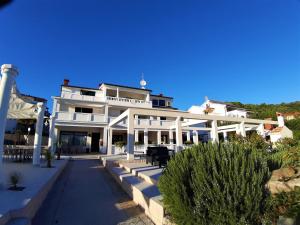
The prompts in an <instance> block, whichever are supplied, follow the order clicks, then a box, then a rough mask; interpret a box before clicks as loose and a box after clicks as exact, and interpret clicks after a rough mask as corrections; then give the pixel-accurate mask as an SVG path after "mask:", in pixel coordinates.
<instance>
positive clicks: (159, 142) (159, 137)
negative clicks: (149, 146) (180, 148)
mask: <svg viewBox="0 0 300 225" xmlns="http://www.w3.org/2000/svg"><path fill="white" fill-rule="evenodd" d="M157 144H158V145H161V131H160V130H158V131H157Z"/></svg>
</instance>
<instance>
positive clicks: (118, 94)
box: [117, 88, 120, 98]
mask: <svg viewBox="0 0 300 225" xmlns="http://www.w3.org/2000/svg"><path fill="white" fill-rule="evenodd" d="M119 97H120V93H119V88H117V98H119Z"/></svg>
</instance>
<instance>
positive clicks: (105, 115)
mask: <svg viewBox="0 0 300 225" xmlns="http://www.w3.org/2000/svg"><path fill="white" fill-rule="evenodd" d="M104 118H105V121H106V122H108V105H107V104H106V105H105V106H104Z"/></svg>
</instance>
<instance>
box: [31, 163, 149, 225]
mask: <svg viewBox="0 0 300 225" xmlns="http://www.w3.org/2000/svg"><path fill="white" fill-rule="evenodd" d="M54 224H56V225H102V224H103V225H110V224H111V225H115V224H122V225H127V224H128V225H129V224H132V225H135V224H136V225H152V224H153V223H152V222H151V221H150V220H149V218H148V217H147V216H146V215H145V214H144V213H143V212H142V210H141V209H140V208H139V207H138V206H136V205H135V204H134V203H133V202H132V201H131V200H130V199H129V197H128V196H127V194H126V193H125V192H124V191H123V190H122V189H121V188H120V186H119V185H118V184H117V183H116V182H115V181H114V180H113V178H112V177H111V176H110V175H109V174H108V173H107V172H106V170H105V169H104V168H103V167H102V166H99V160H96V159H87V158H82V159H80V158H76V159H74V160H72V161H70V162H69V164H68V166H67V167H66V169H65V171H64V172H63V173H62V175H61V176H60V177H59V178H58V180H57V182H56V183H55V185H54V186H53V188H52V190H51V191H50V193H49V195H48V196H47V198H46V200H45V202H44V203H43V205H42V207H41V208H40V210H39V211H38V213H37V215H36V216H35V218H34V219H33V221H32V225H54Z"/></svg>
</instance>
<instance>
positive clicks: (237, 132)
mask: <svg viewBox="0 0 300 225" xmlns="http://www.w3.org/2000/svg"><path fill="white" fill-rule="evenodd" d="M235 133H236V134H237V135H240V134H241V130H240V125H239V124H237V125H236V128H235Z"/></svg>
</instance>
